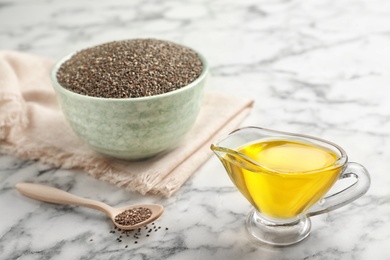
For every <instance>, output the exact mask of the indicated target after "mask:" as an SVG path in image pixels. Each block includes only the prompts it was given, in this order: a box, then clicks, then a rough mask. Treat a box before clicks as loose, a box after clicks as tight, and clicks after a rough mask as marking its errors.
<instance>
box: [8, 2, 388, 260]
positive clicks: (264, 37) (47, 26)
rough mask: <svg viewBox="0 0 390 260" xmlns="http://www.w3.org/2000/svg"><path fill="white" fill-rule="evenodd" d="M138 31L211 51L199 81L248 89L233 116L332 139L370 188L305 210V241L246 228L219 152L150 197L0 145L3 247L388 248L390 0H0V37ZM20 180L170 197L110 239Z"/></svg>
mask: <svg viewBox="0 0 390 260" xmlns="http://www.w3.org/2000/svg"><path fill="white" fill-rule="evenodd" d="M140 37H155V38H161V39H168V40H172V41H176V42H178V43H182V44H186V45H189V46H192V47H193V48H196V49H198V50H199V51H201V52H202V53H203V54H204V55H205V56H206V57H207V58H208V60H209V63H210V65H211V76H210V78H209V81H208V84H207V88H208V89H210V90H214V91H221V92H225V93H230V94H233V95H237V96H242V97H252V98H254V99H255V101H256V103H255V107H254V109H253V112H252V114H251V115H250V116H249V117H248V118H247V120H246V121H245V122H244V123H243V125H257V126H262V127H267V128H271V129H278V130H285V131H291V132H298V133H305V134H311V135H315V136H318V137H322V138H325V139H328V140H331V141H334V142H336V143H338V144H339V145H341V146H342V147H343V148H344V149H345V150H346V151H347V153H348V154H349V157H350V160H351V161H357V162H360V163H361V164H363V165H365V166H366V167H367V168H368V170H369V171H370V173H371V176H372V186H371V189H370V190H369V192H368V193H367V194H366V195H365V196H364V197H362V198H360V199H359V200H357V201H355V202H354V203H352V204H350V205H348V206H346V207H344V208H341V209H338V210H336V211H333V212H330V213H328V214H324V215H321V216H317V217H313V218H312V221H313V228H312V234H311V235H310V236H309V238H308V239H306V240H305V241H303V242H301V243H299V244H297V245H294V246H291V247H285V248H272V247H268V246H262V245H257V244H253V243H251V242H249V241H248V239H247V236H246V233H245V229H244V221H245V217H246V215H247V213H248V212H249V210H250V206H249V205H248V203H247V202H246V200H245V199H244V198H243V197H242V196H241V195H240V194H239V193H238V192H237V191H236V190H235V188H234V187H233V185H232V184H231V182H230V180H229V179H228V177H227V175H226V174H225V171H224V169H223V167H222V165H221V164H220V163H219V161H218V160H217V158H215V157H212V158H211V159H210V160H209V161H208V162H207V163H206V164H205V165H204V166H203V167H202V168H201V169H199V170H198V171H197V172H196V173H195V174H194V176H193V178H191V179H190V180H189V181H188V182H187V183H186V184H185V186H184V187H183V188H182V189H181V190H180V191H179V192H178V193H177V194H176V195H175V196H173V197H172V198H170V199H159V198H156V197H141V196H139V195H137V194H132V193H128V192H125V191H123V190H120V189H118V188H116V187H114V186H112V185H110V184H107V183H104V182H100V181H97V180H95V179H92V178H90V177H88V176H86V175H85V174H83V173H82V172H77V171H65V170H60V169H55V168H51V167H49V166H47V165H42V164H40V163H36V162H31V161H23V160H21V159H18V158H14V157H12V156H8V155H1V156H0V207H1V214H0V259H170V260H174V259H354V260H355V259H390V251H389V246H390V175H389V173H388V172H387V171H388V169H389V168H390V149H389V145H390V139H389V133H390V102H389V99H390V97H389V90H388V88H389V86H390V47H389V46H390V2H389V1H386V0H360V1H359V0H356V1H355V0H343V1H332V0H318V1H310V0H302V1H298V0H296V1H293V0H291V1H286V0H256V1H255V0H244V1H236V0H234V1H233V0H229V1H226V0H199V1H198V0H185V1H170V0H169V1H157V0H155V1H153V0H150V1H149V0H148V1H142V0H133V1H125V0H121V1H116V0H112V1H87V0H67V1H59V0H58V1H55V0H0V49H10V50H20V51H25V52H30V53H35V54H39V55H43V56H47V57H51V58H53V59H57V58H59V57H61V56H63V55H64V54H67V53H68V52H71V51H74V50H77V49H80V48H83V47H86V46H90V45H94V44H98V43H101V42H105V41H112V40H116V39H126V38H140ZM21 181H29V182H37V183H44V184H48V185H53V186H56V187H59V188H62V189H64V190H67V191H70V192H72V193H75V194H78V195H81V196H85V197H88V198H93V199H99V200H103V201H105V202H107V203H109V204H112V205H123V204H128V203H137V202H159V203H162V204H163V205H164V206H165V208H166V211H165V214H164V215H163V217H162V218H161V219H159V220H157V221H156V222H155V225H156V226H161V229H159V230H158V232H154V231H153V232H151V233H150V236H149V237H147V236H146V235H147V234H148V233H147V232H146V231H143V232H141V233H142V234H141V235H140V238H139V239H138V240H137V239H135V238H134V237H132V236H130V237H128V238H127V237H124V238H123V239H122V242H118V241H117V240H116V239H117V238H118V237H119V234H118V232H116V233H115V234H113V233H110V231H112V230H113V225H112V224H111V223H110V221H109V220H108V219H107V218H106V217H105V216H104V215H103V214H102V213H100V212H97V211H93V210H90V209H83V208H77V207H69V206H57V205H51V204H44V203H40V202H36V201H33V200H30V199H27V198H25V197H22V196H21V195H20V194H18V193H17V191H16V190H15V189H14V186H15V184H16V183H17V182H21ZM166 228H168V230H166ZM135 240H137V242H138V243H134V242H135ZM126 245H127V248H126Z"/></svg>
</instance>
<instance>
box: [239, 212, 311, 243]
mask: <svg viewBox="0 0 390 260" xmlns="http://www.w3.org/2000/svg"><path fill="white" fill-rule="evenodd" d="M246 229H247V231H248V233H249V235H250V236H251V237H252V238H253V239H255V241H257V242H261V243H265V244H268V245H273V246H289V245H293V244H295V243H298V242H300V241H302V240H303V239H305V238H306V237H307V236H308V235H309V234H310V230H311V221H310V219H309V218H307V217H302V218H299V219H296V220H294V221H290V222H287V223H282V222H279V223H275V222H272V221H270V220H268V219H266V218H264V217H263V216H262V215H261V214H260V213H258V212H257V211H256V210H252V211H251V212H250V213H249V216H248V218H247V221H246Z"/></svg>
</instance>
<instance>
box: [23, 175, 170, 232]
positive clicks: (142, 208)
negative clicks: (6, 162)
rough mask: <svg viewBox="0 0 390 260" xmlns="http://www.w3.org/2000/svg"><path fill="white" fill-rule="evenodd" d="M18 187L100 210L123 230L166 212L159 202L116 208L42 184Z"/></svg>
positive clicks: (38, 195)
mask: <svg viewBox="0 0 390 260" xmlns="http://www.w3.org/2000/svg"><path fill="white" fill-rule="evenodd" d="M16 189H17V190H18V191H19V192H20V193H21V194H23V195H24V196H26V197H29V198H32V199H35V200H40V201H44V202H49V203H55V204H63V205H75V206H82V207H88V208H92V209H97V210H100V211H102V212H104V213H105V214H106V215H107V216H109V217H110V219H111V220H112V221H113V222H114V224H115V226H117V227H118V228H120V229H123V230H130V229H134V228H137V227H140V226H144V225H146V224H148V223H150V222H153V221H154V220H156V219H158V218H159V217H160V216H161V215H162V214H163V212H164V207H163V206H162V205H159V204H137V205H129V206H124V207H120V208H114V207H111V206H109V205H107V204H105V203H103V202H101V201H96V200H91V199H86V198H82V197H79V196H76V195H74V194H71V193H69V192H66V191H63V190H59V189H56V188H53V187H49V186H45V185H41V184H33V183H18V184H16ZM121 214H122V215H121ZM119 215H121V216H122V219H119V218H118V216H119ZM123 218H125V219H123ZM122 223H125V224H122Z"/></svg>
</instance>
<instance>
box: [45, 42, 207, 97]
mask: <svg viewBox="0 0 390 260" xmlns="http://www.w3.org/2000/svg"><path fill="white" fill-rule="evenodd" d="M99 45H100V44H99ZM96 46H98V45H96ZM182 46H184V47H186V48H188V49H190V50H192V51H194V52H195V53H196V54H197V55H198V57H199V59H200V60H201V62H202V65H203V68H202V72H201V74H200V75H199V77H197V78H196V79H195V80H194V81H192V82H191V83H189V84H188V85H186V86H183V87H181V88H179V89H176V90H172V91H169V92H166V93H162V94H158V95H153V96H146V97H130V98H105V97H95V96H88V95H82V94H79V93H76V92H73V91H71V90H68V89H67V88H65V87H63V86H62V85H61V84H60V83H59V82H58V80H57V71H58V69H59V68H60V67H61V65H62V64H63V63H65V62H66V61H67V60H69V59H70V58H72V57H73V55H75V54H76V53H77V52H78V51H74V52H71V53H69V54H67V55H65V56H64V57H62V58H60V59H59V60H58V61H57V62H55V64H54V65H53V67H52V69H51V71H50V79H51V82H52V86H53V87H54V88H55V89H56V90H58V91H60V92H62V93H64V94H66V95H68V96H69V95H70V96H74V97H76V98H80V99H87V100H96V101H115V102H128V101H129V100H131V101H132V102H136V101H147V100H154V99H160V98H164V97H169V96H173V95H177V94H179V93H181V92H184V91H187V90H188V89H190V88H194V87H195V86H196V85H198V84H199V83H200V82H202V81H203V80H204V79H205V78H206V76H207V74H208V71H209V64H208V62H207V60H206V58H205V57H204V56H203V55H202V54H201V53H200V52H199V51H197V50H195V49H193V48H191V47H188V46H185V45H182ZM92 47H94V46H92ZM92 47H89V48H92ZM84 49H85V48H84Z"/></svg>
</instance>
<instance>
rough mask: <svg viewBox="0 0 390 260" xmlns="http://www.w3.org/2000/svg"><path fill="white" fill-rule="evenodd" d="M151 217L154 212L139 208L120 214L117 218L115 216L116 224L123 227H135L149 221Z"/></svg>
mask: <svg viewBox="0 0 390 260" xmlns="http://www.w3.org/2000/svg"><path fill="white" fill-rule="evenodd" d="M151 216H152V211H151V210H150V209H148V208H143V207H139V208H134V209H128V210H125V211H123V212H121V213H119V214H118V215H117V216H115V219H114V220H115V223H117V224H120V225H123V226H133V225H135V224H138V223H140V222H143V221H145V220H147V219H149V218H150V217H151ZM139 230H141V229H139ZM139 230H138V231H139Z"/></svg>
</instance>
